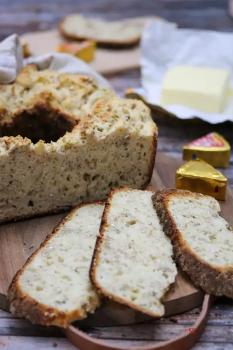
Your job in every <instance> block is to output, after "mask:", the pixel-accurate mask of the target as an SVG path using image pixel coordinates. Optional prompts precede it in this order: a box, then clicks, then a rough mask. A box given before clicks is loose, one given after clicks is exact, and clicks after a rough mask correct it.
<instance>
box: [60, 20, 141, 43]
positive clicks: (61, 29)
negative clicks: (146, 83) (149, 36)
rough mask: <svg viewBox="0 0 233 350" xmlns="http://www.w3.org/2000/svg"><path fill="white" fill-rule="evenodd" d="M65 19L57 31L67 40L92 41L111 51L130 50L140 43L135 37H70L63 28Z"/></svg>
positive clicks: (138, 38)
mask: <svg viewBox="0 0 233 350" xmlns="http://www.w3.org/2000/svg"><path fill="white" fill-rule="evenodd" d="M65 20H66V18H64V19H63V20H62V21H61V22H60V23H59V24H58V29H59V31H60V33H61V35H62V36H63V37H64V38H66V39H68V40H77V41H82V40H94V41H96V42H97V44H98V46H100V47H106V48H111V49H127V48H131V47H134V46H137V45H139V43H140V39H141V38H140V37H138V36H135V37H134V38H132V39H131V40H127V41H126V40H120V39H119V40H118V41H116V40H114V41H111V40H96V39H94V38H90V37H88V36H78V35H72V34H69V33H67V32H66V30H65V28H64V22H65Z"/></svg>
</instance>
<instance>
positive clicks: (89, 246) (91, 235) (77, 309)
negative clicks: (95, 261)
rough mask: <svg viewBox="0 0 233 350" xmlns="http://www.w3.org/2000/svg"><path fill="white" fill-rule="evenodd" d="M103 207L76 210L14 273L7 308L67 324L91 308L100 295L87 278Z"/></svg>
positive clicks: (36, 320) (47, 322) (45, 322)
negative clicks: (8, 306)
mask: <svg viewBox="0 0 233 350" xmlns="http://www.w3.org/2000/svg"><path fill="white" fill-rule="evenodd" d="M103 207H104V205H103V204H102V203H93V204H87V205H83V206H81V207H79V208H77V209H74V210H73V211H72V212H71V213H70V214H69V215H68V216H67V217H66V218H65V219H64V221H63V222H62V223H61V224H60V225H59V226H58V227H57V228H56V229H55V230H54V231H53V233H52V234H51V235H50V236H48V237H47V239H46V240H45V241H44V242H43V243H42V245H41V247H40V248H39V249H38V250H37V251H36V252H35V253H34V254H33V255H32V256H31V257H30V258H29V259H28V261H27V262H26V264H25V265H24V267H23V268H22V269H21V270H20V271H19V272H18V273H17V274H16V276H15V278H14V280H13V282H12V284H11V286H10V288H9V293H8V297H9V301H10V310H11V312H13V313H14V314H15V315H17V316H23V317H26V318H27V319H29V320H30V321H31V322H33V323H39V324H42V325H47V326H48V325H56V326H60V327H66V326H67V325H68V324H69V323H70V322H72V321H74V320H80V319H83V318H85V317H86V316H87V313H89V312H94V310H95V309H96V307H97V306H98V305H99V303H100V301H99V297H98V295H97V293H96V291H95V289H94V287H93V286H92V284H91V282H90V279H89V269H90V264H91V258H92V255H93V250H94V247H95V242H96V237H97V235H98V233H99V225H100V221H101V217H102V212H103Z"/></svg>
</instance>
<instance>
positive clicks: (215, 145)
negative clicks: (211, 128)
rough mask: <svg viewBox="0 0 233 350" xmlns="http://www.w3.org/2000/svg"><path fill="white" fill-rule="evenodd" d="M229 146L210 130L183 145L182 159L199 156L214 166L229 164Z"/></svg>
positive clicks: (226, 165)
mask: <svg viewBox="0 0 233 350" xmlns="http://www.w3.org/2000/svg"><path fill="white" fill-rule="evenodd" d="M230 155H231V147H230V145H229V143H228V142H227V141H226V140H225V139H224V137H222V136H221V135H220V134H218V133H216V132H212V133H210V134H208V135H206V136H203V137H201V138H199V139H197V140H194V141H192V142H191V143H189V144H187V145H185V146H183V159H184V160H191V159H196V158H201V159H203V160H205V161H206V162H208V163H209V164H211V165H213V166H214V167H220V168H221V167H222V168H226V167H228V166H229V161H230Z"/></svg>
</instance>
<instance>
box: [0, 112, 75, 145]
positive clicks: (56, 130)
mask: <svg viewBox="0 0 233 350" xmlns="http://www.w3.org/2000/svg"><path fill="white" fill-rule="evenodd" d="M76 124H77V123H76V122H75V120H71V119H69V118H68V117H67V116H66V115H65V114H62V113H59V112H57V111H56V113H54V111H50V110H46V109H44V108H38V109H37V111H36V112H35V111H33V112H31V111H23V112H21V113H19V114H18V115H16V116H14V118H13V119H12V121H10V122H8V123H6V124H4V125H0V137H3V136H18V135H20V136H22V137H27V138H29V139H30V140H31V141H32V142H33V143H36V142H38V141H40V140H43V141H45V142H46V143H49V142H51V141H57V140H58V139H59V138H60V137H62V136H64V135H65V133H66V132H70V131H72V129H73V127H74V126H75V125H76Z"/></svg>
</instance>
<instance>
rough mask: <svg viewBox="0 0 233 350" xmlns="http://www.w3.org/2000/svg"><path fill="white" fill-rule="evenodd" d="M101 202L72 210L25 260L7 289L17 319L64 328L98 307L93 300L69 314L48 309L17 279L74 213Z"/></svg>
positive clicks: (97, 301) (98, 303)
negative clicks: (23, 287) (22, 286)
mask: <svg viewBox="0 0 233 350" xmlns="http://www.w3.org/2000/svg"><path fill="white" fill-rule="evenodd" d="M100 203H103V202H100V201H98V202H90V203H87V204H81V205H79V206H77V207H76V208H75V209H73V210H72V211H71V212H70V213H69V214H68V215H67V216H66V217H65V218H64V219H63V220H62V221H61V222H60V223H59V224H58V225H57V226H56V227H55V228H54V229H53V231H52V232H51V233H50V234H49V235H48V236H47V237H46V239H45V240H44V241H43V242H42V243H41V245H40V247H39V248H38V249H36V251H35V252H34V253H33V254H32V255H31V256H30V257H29V258H28V259H27V261H26V262H25V264H24V265H23V267H22V268H21V269H20V270H19V271H18V272H17V273H16V275H15V277H14V278H13V280H12V282H11V284H10V286H9V289H8V300H9V303H10V310H11V312H12V313H14V314H15V315H17V316H19V317H25V318H27V319H28V320H30V321H31V322H32V323H37V324H41V325H44V326H49V325H54V326H59V327H63V328H66V327H67V326H68V325H69V324H70V323H71V322H73V321H75V320H81V319H83V318H85V317H86V316H87V313H88V312H93V311H94V310H95V309H96V307H98V306H99V305H100V300H99V299H98V298H95V299H93V300H92V304H91V306H90V305H89V306H86V305H85V306H84V307H83V308H82V309H79V310H74V311H72V312H69V313H65V312H62V311H60V310H58V309H56V308H53V307H49V306H48V305H45V304H42V303H39V302H37V301H36V300H34V299H33V298H31V297H30V296H29V295H28V294H27V293H25V292H23V291H22V289H21V288H20V286H19V283H18V282H19V278H20V276H21V275H22V273H23V271H24V269H25V268H26V267H27V266H28V265H29V264H30V262H31V261H32V260H33V258H34V257H35V256H36V255H37V254H38V253H39V252H40V250H41V249H42V248H43V247H44V246H46V245H47V243H48V242H49V240H50V239H51V238H52V237H54V236H55V235H56V234H58V233H59V230H60V228H61V227H62V226H63V225H64V224H65V223H66V222H67V221H69V220H70V219H71V218H72V217H73V215H74V214H75V213H76V211H77V210H78V209H79V208H81V207H84V206H86V205H88V204H100Z"/></svg>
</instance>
